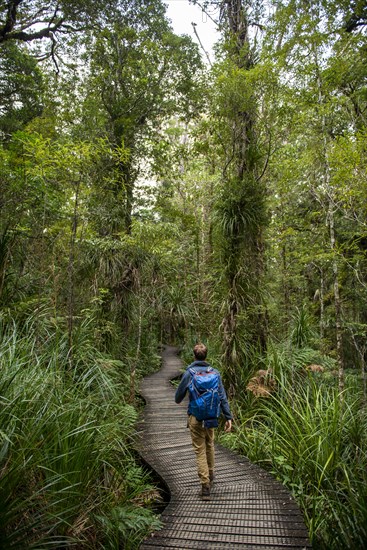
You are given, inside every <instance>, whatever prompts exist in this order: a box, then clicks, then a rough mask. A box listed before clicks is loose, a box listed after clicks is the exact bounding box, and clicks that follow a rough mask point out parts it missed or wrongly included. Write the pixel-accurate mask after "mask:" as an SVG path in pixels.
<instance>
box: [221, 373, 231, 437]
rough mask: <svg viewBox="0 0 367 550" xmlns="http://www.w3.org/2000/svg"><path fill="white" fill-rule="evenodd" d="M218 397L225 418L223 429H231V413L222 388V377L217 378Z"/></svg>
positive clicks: (227, 430) (228, 430)
mask: <svg viewBox="0 0 367 550" xmlns="http://www.w3.org/2000/svg"><path fill="white" fill-rule="evenodd" d="M218 393H219V398H220V408H221V409H222V413H223V414H224V417H225V419H226V425H225V431H226V432H230V431H231V429H232V418H233V417H232V414H231V410H230V408H229V403H228V399H227V394H226V390H225V389H224V386H223V382H222V379H221V378H220V380H219V388H218Z"/></svg>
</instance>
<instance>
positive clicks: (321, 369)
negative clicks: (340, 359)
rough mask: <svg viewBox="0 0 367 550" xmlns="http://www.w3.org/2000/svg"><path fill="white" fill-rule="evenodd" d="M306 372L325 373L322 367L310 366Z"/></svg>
mask: <svg viewBox="0 0 367 550" xmlns="http://www.w3.org/2000/svg"><path fill="white" fill-rule="evenodd" d="M306 370H308V371H310V372H324V370H325V369H324V367H322V366H321V365H308V366H307V367H306Z"/></svg>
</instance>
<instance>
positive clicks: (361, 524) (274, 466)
mask: <svg viewBox="0 0 367 550" xmlns="http://www.w3.org/2000/svg"><path fill="white" fill-rule="evenodd" d="M317 355H318V352H316V351H315V350H311V349H303V350H302V349H299V350H296V351H294V350H293V353H291V350H289V349H288V350H285V349H283V350H274V349H273V350H271V349H270V350H269V355H268V357H267V359H266V360H265V362H267V366H268V367H269V366H270V367H271V368H272V369H273V371H274V372H275V373H276V382H277V391H276V392H275V393H274V394H273V395H271V396H270V397H268V398H254V397H253V396H252V395H249V392H247V393H246V392H245V391H244V392H243V394H244V395H243V398H242V400H241V402H240V403H239V402H237V403H236V405H235V406H234V410H235V414H236V422H235V426H236V429H235V432H234V433H232V434H229V435H225V436H222V438H221V440H222V442H223V443H224V444H226V445H227V446H230V447H231V448H233V449H236V450H238V451H240V452H241V453H243V454H245V455H246V456H247V457H248V458H249V459H250V460H251V461H253V462H256V463H258V464H259V465H261V466H263V467H265V468H267V469H268V470H270V471H271V472H272V473H273V474H274V475H275V476H276V478H277V479H279V480H280V481H281V482H282V483H284V484H285V485H286V486H287V487H288V488H289V489H290V490H291V492H292V493H293V495H294V497H295V498H296V500H297V501H298V503H299V505H300V507H301V509H302V511H303V513H304V517H305V521H306V524H307V526H308V528H309V533H310V538H311V541H312V542H313V545H314V547H317V548H323V549H325V550H326V549H345V548H364V547H365V546H366V545H367V415H366V410H365V408H364V406H363V399H362V391H361V387H360V384H358V380H357V377H356V376H355V375H352V376H350V377H347V381H346V389H345V391H344V393H343V395H342V396H341V395H340V394H339V393H338V389H337V380H336V377H334V376H333V374H332V373H330V372H329V371H328V369H332V368H333V362H332V361H331V360H330V359H325V360H323V358H322V357H320V356H318V357H317ZM315 360H317V361H318V362H319V363H321V364H322V363H324V367H325V369H326V370H325V372H323V373H308V372H307V371H306V370H305V367H306V366H307V365H308V364H309V363H310V362H313V361H315Z"/></svg>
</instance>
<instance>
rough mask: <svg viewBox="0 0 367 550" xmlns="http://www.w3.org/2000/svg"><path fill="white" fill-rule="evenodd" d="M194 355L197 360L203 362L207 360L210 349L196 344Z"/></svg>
mask: <svg viewBox="0 0 367 550" xmlns="http://www.w3.org/2000/svg"><path fill="white" fill-rule="evenodd" d="M193 351H194V355H195V359H199V360H201V361H203V360H204V359H206V355H207V353H208V348H207V347H206V345H205V344H196V345H195V346H194V350H193Z"/></svg>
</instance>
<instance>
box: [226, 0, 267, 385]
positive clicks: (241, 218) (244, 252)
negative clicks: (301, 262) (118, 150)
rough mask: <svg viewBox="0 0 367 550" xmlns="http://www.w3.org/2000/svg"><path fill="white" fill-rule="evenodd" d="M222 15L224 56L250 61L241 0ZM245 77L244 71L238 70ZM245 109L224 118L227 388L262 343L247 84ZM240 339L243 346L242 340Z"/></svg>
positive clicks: (257, 196)
mask: <svg viewBox="0 0 367 550" xmlns="http://www.w3.org/2000/svg"><path fill="white" fill-rule="evenodd" d="M223 9H224V10H225V13H226V17H227V35H228V52H229V53H228V56H229V58H230V61H231V62H232V64H233V65H234V67H235V68H236V69H237V70H238V71H241V70H242V71H244V72H245V71H249V70H251V69H252V68H253V66H254V58H253V49H252V47H251V43H250V39H249V22H248V16H247V13H246V10H245V7H244V4H243V3H242V0H228V1H227V2H226V3H225V4H224V8H223ZM244 78H245V74H244ZM249 96H250V98H251V99H250V100H249V103H248V105H246V108H243V107H242V108H241V107H240V106H239V108H238V110H237V112H236V113H233V115H232V118H230V117H227V124H228V125H229V127H230V128H231V132H232V142H231V143H230V144H229V146H228V150H229V151H230V153H229V155H230V156H229V157H228V158H227V159H225V164H224V166H225V167H224V170H223V180H224V192H223V204H224V205H225V206H224V208H223V214H224V216H225V219H224V225H225V229H224V266H225V267H224V269H225V274H226V280H227V297H226V304H225V314H224V318H223V321H222V324H221V329H222V334H223V348H224V354H223V358H224V362H225V366H226V370H227V371H228V374H229V376H228V379H229V380H231V381H232V382H233V387H232V390H233V392H235V391H236V387H235V386H236V385H240V383H241V382H240V379H241V373H240V369H243V368H246V364H248V363H249V360H250V357H249V356H247V355H246V353H247V350H249V349H250V348H251V346H253V347H260V348H263V349H264V348H265V347H266V332H267V331H266V314H265V309H264V307H263V305H262V299H261V294H262V293H261V283H262V280H263V272H264V243H263V227H264V219H265V215H264V212H265V209H266V207H265V192H264V188H263V183H262V181H261V179H260V178H258V177H257V174H258V173H260V172H261V170H260V169H259V160H258V159H259V155H258V154H257V152H258V143H257V136H256V131H255V125H256V124H255V123H256V116H257V113H256V100H255V98H254V95H253V93H252V90H251V89H250V88H249ZM244 341H246V345H244Z"/></svg>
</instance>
